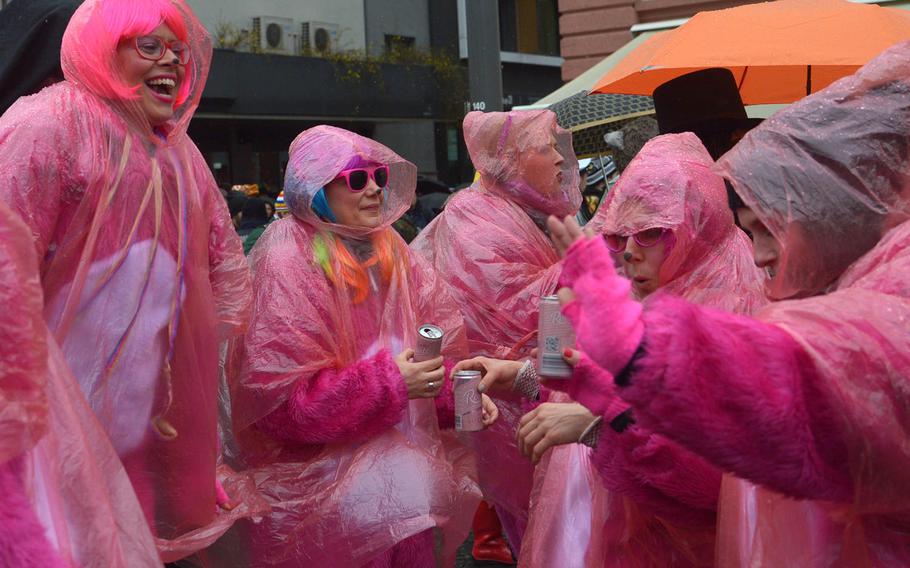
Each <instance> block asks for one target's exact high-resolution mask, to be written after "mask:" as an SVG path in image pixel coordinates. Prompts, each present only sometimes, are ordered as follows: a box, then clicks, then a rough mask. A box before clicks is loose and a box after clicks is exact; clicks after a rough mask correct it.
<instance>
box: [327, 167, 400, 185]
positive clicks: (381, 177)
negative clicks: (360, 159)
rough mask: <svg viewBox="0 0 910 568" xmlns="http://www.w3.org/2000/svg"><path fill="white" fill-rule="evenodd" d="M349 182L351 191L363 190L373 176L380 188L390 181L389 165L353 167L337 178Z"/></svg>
mask: <svg viewBox="0 0 910 568" xmlns="http://www.w3.org/2000/svg"><path fill="white" fill-rule="evenodd" d="M342 178H344V181H345V182H347V184H348V189H350V190H351V191H363V189H364V188H365V187H366V186H367V183H368V182H369V181H370V179H371V178H372V179H373V181H375V182H376V185H378V186H379V187H380V189H384V188H385V186H386V185H388V183H389V166H373V167H371V168H353V169H350V170H344V171H343V172H341V173H340V174H338V177H336V178H335V179H342Z"/></svg>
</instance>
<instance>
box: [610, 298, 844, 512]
mask: <svg viewBox="0 0 910 568" xmlns="http://www.w3.org/2000/svg"><path fill="white" fill-rule="evenodd" d="M644 319H645V329H646V332H645V334H646V335H645V340H644V348H643V349H644V355H643V356H642V357H640V358H639V359H638V361H637V362H636V363H634V364H633V366H634V375H633V378H632V381H631V384H630V385H629V386H628V387H626V388H623V389H620V392H621V395H622V397H623V398H624V399H625V400H626V401H628V402H629V403H631V404H632V405H633V406H634V407H635V411H636V416H637V417H638V418H639V420H640V422H641V423H642V424H643V425H647V426H651V427H653V428H654V429H655V430H657V431H660V432H667V433H668V434H669V435H671V436H672V437H674V438H675V439H676V440H678V441H679V442H681V443H683V444H684V445H685V446H686V447H688V448H692V449H693V450H694V451H696V452H698V453H699V454H700V455H703V456H705V457H707V458H709V459H710V460H711V461H712V462H714V463H716V464H718V465H719V466H721V467H722V468H724V469H726V470H729V471H732V472H733V473H735V474H737V475H739V476H741V477H743V478H746V479H749V480H752V481H754V482H756V483H759V484H761V485H765V486H768V487H770V488H772V489H774V490H776V491H779V492H780V493H783V494H785V495H789V496H792V497H798V498H803V499H821V500H830V501H850V500H851V498H852V495H853V484H852V481H851V477H850V472H849V460H848V459H847V458H848V456H847V451H846V447H845V446H844V444H843V439H844V438H843V437H842V436H840V435H838V432H840V430H841V422H840V421H839V420H838V419H837V417H836V416H834V411H833V409H832V408H831V405H830V402H829V401H830V399H829V398H828V397H826V396H823V395H822V393H821V392H820V391H819V388H818V385H820V384H821V383H822V381H819V379H818V371H817V370H816V366H815V362H814V361H813V359H812V358H811V357H810V356H809V355H808V354H807V353H806V352H805V350H804V349H803V348H802V347H801V346H800V344H799V343H797V342H796V340H794V339H793V337H792V336H790V335H789V334H788V333H787V332H785V331H784V330H783V329H781V328H780V327H778V326H775V325H771V324H768V323H763V322H761V321H759V320H755V319H751V318H746V317H742V316H737V315H733V314H729V313H725V312H720V311H715V310H711V309H709V308H704V307H700V306H695V305H692V304H690V303H688V302H685V301H683V300H679V299H676V298H672V297H669V296H666V297H662V298H659V299H656V301H654V302H653V303H651V304H650V305H649V309H647V310H646V312H645V314H644Z"/></svg>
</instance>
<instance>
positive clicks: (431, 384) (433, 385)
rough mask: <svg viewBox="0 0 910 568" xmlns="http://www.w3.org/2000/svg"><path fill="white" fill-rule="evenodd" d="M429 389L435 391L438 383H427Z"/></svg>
mask: <svg viewBox="0 0 910 568" xmlns="http://www.w3.org/2000/svg"><path fill="white" fill-rule="evenodd" d="M427 387H429V389H430V390H433V389H435V388H436V383H434V382H433V381H430V382H428V383H427Z"/></svg>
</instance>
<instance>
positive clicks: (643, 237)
mask: <svg viewBox="0 0 910 568" xmlns="http://www.w3.org/2000/svg"><path fill="white" fill-rule="evenodd" d="M670 233H671V231H670V229H665V228H663V227H654V228H652V229H645V230H644V231H639V232H637V233H635V234H634V235H632V240H634V241H635V244H637V245H638V246H640V247H643V248H650V247H653V246H654V245H656V244H657V243H659V242H660V241H661V240H663V239H664V237H665V236H666V235H668V234H670ZM604 240H605V241H606V242H607V248H608V249H610V252H622V251H624V250H626V243H627V242H628V241H629V235H604Z"/></svg>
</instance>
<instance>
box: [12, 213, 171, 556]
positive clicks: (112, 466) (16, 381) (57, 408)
mask: <svg viewBox="0 0 910 568" xmlns="http://www.w3.org/2000/svg"><path fill="white" fill-rule="evenodd" d="M41 299H42V296H41V283H40V280H39V276H38V264H37V262H36V259H35V250H34V245H33V243H32V239H31V238H30V235H29V230H28V228H27V227H26V226H25V224H24V223H22V221H20V220H19V219H18V218H17V217H16V215H15V214H14V213H12V211H10V210H9V209H8V208H7V207H6V206H5V205H4V204H2V203H0V303H2V305H3V306H4V313H3V316H2V318H0V475H10V474H12V475H17V474H16V473H15V472H16V470H18V472H19V473H18V475H17V477H20V479H19V480H18V483H19V484H21V487H22V492H23V496H25V497H26V499H28V501H29V502H30V503H31V505H32V509H33V511H34V514H35V516H36V517H37V518H38V519H39V520H40V522H41V523H42V525H43V526H44V528H45V532H44V534H43V535H41V536H39V537H38V538H44V539H46V543H45V545H46V546H48V547H49V548H50V550H52V551H54V553H55V554H56V555H57V557H58V559H59V560H60V561H62V563H63V565H65V566H81V567H90V566H97V567H98V568H101V567H107V566H137V567H139V566H148V567H153V566H160V565H161V562H160V560H159V559H158V553H157V550H156V549H155V543H154V541H153V540H152V535H151V533H149V530H148V527H147V526H146V523H145V519H144V517H143V513H142V509H141V508H140V507H139V503H138V501H137V500H136V497H135V496H134V495H133V492H132V489H131V486H130V481H129V478H128V477H127V475H126V472H125V471H124V470H123V466H122V465H120V462H119V460H117V457H116V455H115V454H114V450H113V448H111V446H110V443H109V442H108V441H107V437H106V436H105V435H104V433H103V432H102V431H101V429H100V427H99V425H98V423H97V422H96V421H95V419H94V416H93V415H92V411H91V409H90V408H88V405H87V404H86V403H85V399H84V397H83V396H82V393H81V392H80V391H79V387H78V386H77V385H76V382H75V380H74V379H73V377H72V376H71V375H70V373H69V370H68V369H67V367H66V363H65V362H64V361H63V356H62V354H61V353H60V350H59V348H58V347H57V345H56V343H55V342H54V340H53V338H51V337H49V335H48V331H47V327H46V326H45V324H44V320H43V319H42V307H43V305H42V301H41ZM10 464H15V465H10ZM7 468H9V469H7ZM15 497H16V496H13V495H3V496H2V500H6V499H14V498H15ZM7 522H9V521H7ZM4 526H8V525H7V524H4Z"/></svg>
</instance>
